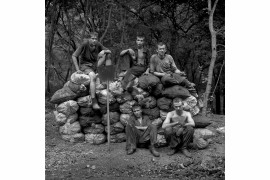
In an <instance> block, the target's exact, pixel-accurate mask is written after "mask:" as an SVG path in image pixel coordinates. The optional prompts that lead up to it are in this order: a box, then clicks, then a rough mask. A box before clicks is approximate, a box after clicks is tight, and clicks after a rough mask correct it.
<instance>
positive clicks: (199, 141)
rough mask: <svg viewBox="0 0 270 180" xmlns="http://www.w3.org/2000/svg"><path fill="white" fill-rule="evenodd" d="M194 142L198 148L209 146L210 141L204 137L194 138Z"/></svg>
mask: <svg viewBox="0 0 270 180" xmlns="http://www.w3.org/2000/svg"><path fill="white" fill-rule="evenodd" d="M193 144H195V146H196V147H197V148H198V149H205V148H207V146H208V144H209V142H208V141H207V140H204V139H203V138H193Z"/></svg>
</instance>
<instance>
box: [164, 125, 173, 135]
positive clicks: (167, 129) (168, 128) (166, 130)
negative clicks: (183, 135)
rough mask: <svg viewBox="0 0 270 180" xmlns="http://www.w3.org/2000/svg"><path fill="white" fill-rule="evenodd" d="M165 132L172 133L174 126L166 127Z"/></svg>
mask: <svg viewBox="0 0 270 180" xmlns="http://www.w3.org/2000/svg"><path fill="white" fill-rule="evenodd" d="M164 133H165V134H167V135H169V134H172V133H173V130H172V127H167V128H165V129H164Z"/></svg>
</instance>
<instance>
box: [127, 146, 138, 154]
mask: <svg viewBox="0 0 270 180" xmlns="http://www.w3.org/2000/svg"><path fill="white" fill-rule="evenodd" d="M135 151H136V149H133V148H132V149H129V150H127V155H131V154H133V153H134V152H135Z"/></svg>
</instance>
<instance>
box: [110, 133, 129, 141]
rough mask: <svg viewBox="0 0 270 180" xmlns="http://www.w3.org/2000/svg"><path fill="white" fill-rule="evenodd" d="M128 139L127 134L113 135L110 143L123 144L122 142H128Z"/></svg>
mask: <svg viewBox="0 0 270 180" xmlns="http://www.w3.org/2000/svg"><path fill="white" fill-rule="evenodd" d="M126 138H127V137H126V134H125V133H118V134H114V135H111V140H110V142H111V143H121V142H124V141H126Z"/></svg>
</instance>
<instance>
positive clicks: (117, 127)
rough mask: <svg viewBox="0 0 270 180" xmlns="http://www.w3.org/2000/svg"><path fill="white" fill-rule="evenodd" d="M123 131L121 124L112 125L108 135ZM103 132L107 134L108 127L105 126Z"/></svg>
mask: <svg viewBox="0 0 270 180" xmlns="http://www.w3.org/2000/svg"><path fill="white" fill-rule="evenodd" d="M124 130H125V127H124V126H123V124H122V123H121V122H117V123H114V124H112V125H111V126H110V134H111V135H114V134H118V133H121V132H123V131H124ZM105 132H106V133H108V126H105Z"/></svg>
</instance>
